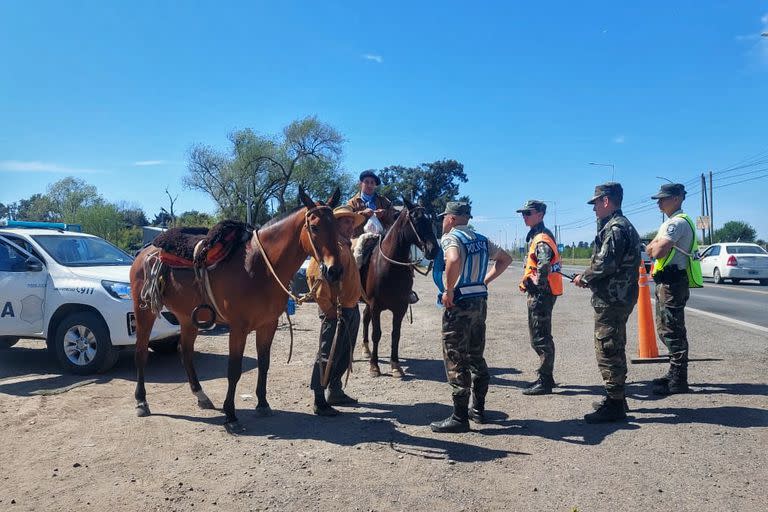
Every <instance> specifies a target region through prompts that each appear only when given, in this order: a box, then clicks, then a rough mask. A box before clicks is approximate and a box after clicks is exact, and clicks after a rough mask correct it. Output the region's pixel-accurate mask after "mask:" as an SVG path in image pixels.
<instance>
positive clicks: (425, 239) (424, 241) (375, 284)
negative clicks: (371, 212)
mask: <svg viewBox="0 0 768 512" xmlns="http://www.w3.org/2000/svg"><path fill="white" fill-rule="evenodd" d="M404 203H405V208H403V210H402V211H401V212H400V214H399V215H398V217H397V220H396V221H395V223H394V224H393V225H392V227H391V228H389V231H387V234H386V235H384V238H383V240H381V241H380V242H379V243H378V244H377V246H376V247H375V248H374V249H373V253H372V254H371V259H370V263H369V264H368V269H367V272H366V275H365V277H364V286H363V288H364V290H365V296H366V302H367V305H366V307H365V311H364V312H363V348H364V350H365V352H366V355H367V353H368V351H369V349H368V324H369V323H371V321H373V351H372V352H370V371H371V375H372V376H374V377H378V376H380V375H381V371H380V370H379V341H381V312H382V311H385V310H389V311H391V312H392V353H391V357H390V366H391V367H392V376H393V377H398V378H402V377H403V370H402V369H401V368H400V361H399V357H398V350H399V346H400V327H401V326H402V323H403V317H404V316H405V312H406V311H407V310H408V304H409V298H410V294H411V289H412V287H413V268H414V263H413V262H411V261H410V252H411V246H412V245H416V246H418V247H419V248H420V249H421V250H422V251H423V252H424V256H425V257H426V258H427V259H430V260H431V259H433V258H434V257H435V254H436V252H437V239H436V238H435V232H434V231H433V229H432V222H431V221H430V220H429V218H428V217H427V215H426V213H425V212H424V208H423V207H422V206H416V205H414V204H412V203H411V202H410V201H408V200H406V199H404Z"/></svg>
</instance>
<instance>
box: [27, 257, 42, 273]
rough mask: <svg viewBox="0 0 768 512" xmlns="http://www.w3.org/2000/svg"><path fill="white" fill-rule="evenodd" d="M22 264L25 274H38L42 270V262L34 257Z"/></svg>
mask: <svg viewBox="0 0 768 512" xmlns="http://www.w3.org/2000/svg"><path fill="white" fill-rule="evenodd" d="M24 264H25V270H26V271H27V272H40V271H42V270H43V262H42V261H40V260H39V259H37V258H35V257H34V256H30V257H29V258H27V260H26V261H25V262H24Z"/></svg>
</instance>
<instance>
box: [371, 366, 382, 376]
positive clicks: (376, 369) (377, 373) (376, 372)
mask: <svg viewBox="0 0 768 512" xmlns="http://www.w3.org/2000/svg"><path fill="white" fill-rule="evenodd" d="M371 377H381V370H379V367H378V366H371Z"/></svg>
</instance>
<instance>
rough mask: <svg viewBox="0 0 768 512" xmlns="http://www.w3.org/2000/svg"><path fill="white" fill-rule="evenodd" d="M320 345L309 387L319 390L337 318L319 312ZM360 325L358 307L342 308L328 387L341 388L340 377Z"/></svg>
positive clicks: (350, 354)
mask: <svg viewBox="0 0 768 512" xmlns="http://www.w3.org/2000/svg"><path fill="white" fill-rule="evenodd" d="M320 320H321V321H322V323H321V325H320V346H319V348H318V351H317V358H316V359H315V365H314V366H313V368H312V379H311V381H310V386H309V387H310V388H311V389H313V390H314V391H316V392H317V391H321V390H322V389H323V387H322V377H323V373H324V372H325V366H326V365H327V364H328V358H329V357H330V353H331V347H332V346H333V338H334V336H335V335H336V327H337V321H338V320H337V319H336V318H328V317H327V316H326V315H325V314H323V313H320ZM359 327H360V311H359V310H358V308H356V307H354V308H342V310H341V326H340V327H339V329H338V331H339V339H338V340H337V341H336V350H335V351H334V353H333V366H331V374H330V378H329V380H328V387H329V388H330V389H336V390H340V389H341V378H342V377H343V375H344V372H346V371H347V368H349V363H350V360H351V357H352V353H353V351H354V349H355V340H356V339H357V332H358V329H359Z"/></svg>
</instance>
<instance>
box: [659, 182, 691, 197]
mask: <svg viewBox="0 0 768 512" xmlns="http://www.w3.org/2000/svg"><path fill="white" fill-rule="evenodd" d="M677 196H683V198H685V185H683V184H682V183H664V184H663V185H662V186H661V187H660V188H659V191H658V192H657V193H656V195H655V196H651V199H664V198H665V197H677Z"/></svg>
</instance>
